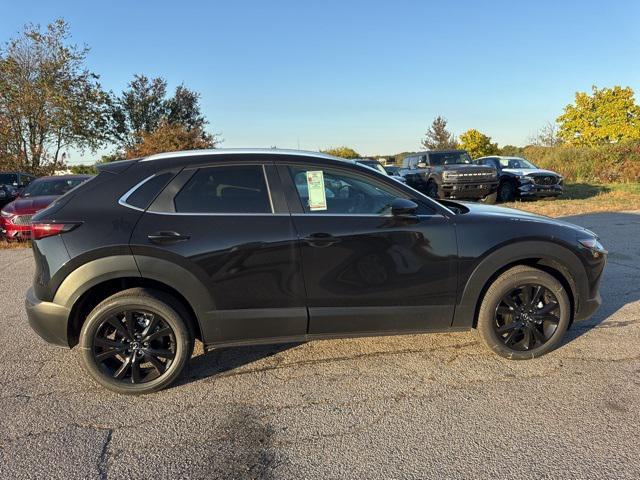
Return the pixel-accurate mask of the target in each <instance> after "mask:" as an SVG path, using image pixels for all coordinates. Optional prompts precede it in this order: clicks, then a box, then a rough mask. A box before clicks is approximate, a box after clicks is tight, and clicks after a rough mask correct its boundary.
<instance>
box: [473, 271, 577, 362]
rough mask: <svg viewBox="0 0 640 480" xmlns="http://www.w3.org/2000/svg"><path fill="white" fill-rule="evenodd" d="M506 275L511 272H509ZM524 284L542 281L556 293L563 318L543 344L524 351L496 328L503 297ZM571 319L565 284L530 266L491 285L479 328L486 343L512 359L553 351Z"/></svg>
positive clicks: (532, 356) (482, 308)
mask: <svg viewBox="0 0 640 480" xmlns="http://www.w3.org/2000/svg"><path fill="white" fill-rule="evenodd" d="M506 273H507V274H508V273H509V272H506ZM525 284H539V285H542V286H543V287H545V288H547V289H548V290H549V291H551V293H553V294H554V295H555V297H556V299H557V300H558V304H559V305H560V321H559V322H558V327H557V328H556V330H555V332H554V333H553V335H552V336H551V338H550V339H549V340H547V342H546V343H545V344H544V345H541V346H539V347H537V348H534V349H531V350H525V351H518V350H512V349H510V348H509V347H507V346H506V345H504V344H503V343H502V341H501V340H500V339H499V338H498V334H497V333H496V332H495V330H494V328H493V322H494V320H495V318H494V315H495V311H496V308H497V307H498V305H499V303H500V301H501V299H502V297H503V296H504V295H505V294H507V293H508V292H509V291H511V290H512V289H514V288H516V287H518V286H520V285H525ZM570 321H571V302H570V301H569V296H568V295H567V292H566V290H565V289H564V287H563V286H562V284H561V283H560V282H559V281H558V280H556V279H555V278H554V277H552V276H551V275H549V274H548V273H546V272H543V271H541V270H535V269H527V270H523V271H522V272H518V273H517V274H513V275H509V276H507V275H506V274H503V275H502V276H500V277H498V279H497V280H496V281H495V282H494V283H493V284H492V285H491V287H489V290H487V293H486V295H485V297H484V299H483V301H482V305H481V307H480V315H479V318H478V331H479V333H480V335H481V336H482V338H483V339H484V341H485V343H487V345H488V346H489V347H490V348H491V349H492V350H493V351H494V352H496V353H497V354H498V355H500V356H503V357H506V358H510V359H513V360H524V359H530V358H535V357H539V356H541V355H544V354H545V353H547V352H549V351H551V350H554V349H555V348H557V347H558V346H559V345H560V343H561V342H562V338H563V336H564V334H565V332H566V331H567V328H568V327H569V323H570Z"/></svg>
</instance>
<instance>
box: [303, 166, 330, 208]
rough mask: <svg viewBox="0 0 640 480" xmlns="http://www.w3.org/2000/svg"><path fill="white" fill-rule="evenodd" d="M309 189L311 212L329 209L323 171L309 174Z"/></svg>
mask: <svg viewBox="0 0 640 480" xmlns="http://www.w3.org/2000/svg"><path fill="white" fill-rule="evenodd" d="M307 188H308V190H309V210H311V211H312V212H317V211H319V210H326V209H327V197H326V195H325V192H324V175H323V173H322V170H315V171H309V172H307Z"/></svg>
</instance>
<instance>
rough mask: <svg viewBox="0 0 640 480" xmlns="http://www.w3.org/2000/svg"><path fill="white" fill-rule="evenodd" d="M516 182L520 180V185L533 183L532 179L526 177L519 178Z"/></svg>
mask: <svg viewBox="0 0 640 480" xmlns="http://www.w3.org/2000/svg"><path fill="white" fill-rule="evenodd" d="M518 180H520V183H532V182H533V178H531V177H527V176H526V175H521V176H519V177H518Z"/></svg>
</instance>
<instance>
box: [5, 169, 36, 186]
mask: <svg viewBox="0 0 640 480" xmlns="http://www.w3.org/2000/svg"><path fill="white" fill-rule="evenodd" d="M36 178H37V177H36V176H35V175H31V174H30V173H24V172H0V185H11V186H13V187H15V188H16V189H21V188H24V187H26V186H27V185H29V184H30V183H31V182H33V181H34V180H35V179H36Z"/></svg>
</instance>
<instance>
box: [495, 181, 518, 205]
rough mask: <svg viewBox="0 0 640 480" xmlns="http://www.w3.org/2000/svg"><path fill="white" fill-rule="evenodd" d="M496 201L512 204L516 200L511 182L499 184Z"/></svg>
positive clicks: (514, 189) (514, 188)
mask: <svg viewBox="0 0 640 480" xmlns="http://www.w3.org/2000/svg"><path fill="white" fill-rule="evenodd" d="M498 199H499V200H500V201H501V202H513V201H514V200H515V199H516V187H515V185H514V184H513V182H511V181H505V182H501V183H500V185H499V186H498Z"/></svg>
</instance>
